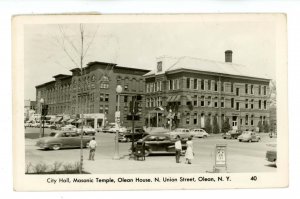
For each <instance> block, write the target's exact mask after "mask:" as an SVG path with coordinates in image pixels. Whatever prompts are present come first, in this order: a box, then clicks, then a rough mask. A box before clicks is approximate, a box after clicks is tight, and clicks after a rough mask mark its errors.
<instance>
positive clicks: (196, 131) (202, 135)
mask: <svg viewBox="0 0 300 199" xmlns="http://www.w3.org/2000/svg"><path fill="white" fill-rule="evenodd" d="M190 134H191V135H192V136H193V137H197V138H207V137H208V136H209V134H208V133H207V132H206V131H205V130H203V129H193V130H191V132H190Z"/></svg>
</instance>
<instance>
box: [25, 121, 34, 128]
mask: <svg viewBox="0 0 300 199" xmlns="http://www.w3.org/2000/svg"><path fill="white" fill-rule="evenodd" d="M31 124H32V123H31V122H25V124H24V126H25V127H31Z"/></svg>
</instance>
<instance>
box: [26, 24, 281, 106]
mask: <svg viewBox="0 0 300 199" xmlns="http://www.w3.org/2000/svg"><path fill="white" fill-rule="evenodd" d="M61 28H62V29H61V30H63V32H64V33H65V35H67V38H68V39H69V40H70V41H72V42H73V43H74V45H75V46H76V48H79V41H80V39H79V25H78V24H75V25H70V24H64V25H61ZM84 29H85V31H86V42H87V43H89V41H90V40H91V39H92V38H93V35H94V34H95V33H96V34H95V38H94V41H93V42H92V44H91V45H90V48H89V50H88V52H87V55H86V59H85V64H86V63H88V62H91V61H106V62H113V63H117V64H118V65H121V66H126V67H138V68H145V69H153V68H155V66H156V58H157V57H159V56H162V55H169V56H177V57H181V56H191V57H197V58H203V59H210V60H215V61H222V62H223V61H224V51H225V50H229V49H230V50H232V51H233V62H234V63H237V64H242V65H247V66H249V67H253V68H254V69H255V70H258V71H260V72H261V73H263V74H266V75H268V76H269V77H270V78H271V79H275V59H274V57H275V53H276V40H275V37H276V35H275V29H276V26H275V24H274V23H272V22H264V21H261V22H250V21H247V22H222V23H218V22H216V21H210V22H207V21H206V22H203V23H190V22H189V23H187V22H181V23H147V24H142V23H126V24H125V23H114V24H109V23H105V24H97V25H95V24H86V25H85V27H84ZM61 35H62V34H61V31H60V28H59V26H58V25H55V24H54V25H53V24H52V25H25V28H24V46H25V47H24V53H25V54H24V57H25V60H24V63H25V65H24V66H25V85H24V86H25V99H31V100H35V86H36V85H39V84H42V83H45V82H48V81H51V80H53V78H52V76H54V75H56V74H60V73H62V74H71V72H70V71H69V70H70V69H72V68H74V67H76V65H75V64H74V63H73V62H72V61H71V60H70V59H69V58H68V56H67V55H66V54H65V53H64V51H63V49H62V48H61V46H60V45H59V44H58V42H57V41H61ZM65 42H66V44H67V43H68V42H67V41H65ZM71 48H72V47H70V46H67V50H71ZM70 54H71V56H72V57H75V58H77V60H75V61H76V62H77V63H78V61H79V59H78V56H76V55H75V54H76V53H74V52H70ZM75 58H74V59H75Z"/></svg>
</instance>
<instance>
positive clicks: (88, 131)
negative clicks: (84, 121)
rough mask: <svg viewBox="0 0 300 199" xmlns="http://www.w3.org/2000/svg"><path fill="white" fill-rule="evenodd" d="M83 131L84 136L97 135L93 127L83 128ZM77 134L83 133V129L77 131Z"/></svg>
mask: <svg viewBox="0 0 300 199" xmlns="http://www.w3.org/2000/svg"><path fill="white" fill-rule="evenodd" d="M82 131H83V135H91V136H94V135H95V134H96V130H95V129H93V128H92V127H91V126H83V128H82ZM77 132H79V133H80V132H81V127H79V128H78V129H77Z"/></svg>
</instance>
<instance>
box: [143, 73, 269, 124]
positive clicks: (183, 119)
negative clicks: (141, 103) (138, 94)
mask: <svg viewBox="0 0 300 199" xmlns="http://www.w3.org/2000/svg"><path fill="white" fill-rule="evenodd" d="M174 80H175V83H173V81H174ZM188 80H189V83H187V82H188ZM158 81H163V83H162V85H163V86H162V90H161V91H157V89H156V90H154V89H152V91H150V90H151V89H149V87H153V86H151V84H155V83H156V84H157V82H158ZM177 81H178V83H177ZM194 81H196V82H197V83H196V84H195V86H196V87H195V88H194ZM170 83H171V84H172V86H171V90H170ZM201 84H204V90H203V89H202V87H201ZM209 84H210V88H211V89H210V90H209V89H208V88H209ZM215 84H216V87H215ZM174 85H176V86H174ZM222 87H223V88H222ZM246 87H247V89H248V93H246ZM259 87H260V93H259ZM215 88H216V90H215ZM264 89H266V92H265V93H264ZM237 90H238V91H237ZM251 90H252V92H251ZM268 94H269V82H268V81H266V80H260V79H253V78H252V79H251V78H247V79H246V78H243V77H220V76H218V75H214V74H202V73H200V72H193V73H190V72H187V71H179V72H176V73H173V74H168V75H163V76H161V75H160V76H159V77H149V78H146V114H145V115H147V113H148V112H149V111H152V110H153V109H154V108H155V107H157V106H159V105H160V106H162V107H163V108H164V110H165V113H164V114H163V116H161V117H162V119H160V121H161V124H160V125H166V124H167V121H168V119H166V116H167V115H168V112H167V111H168V110H169V109H170V106H168V105H170V104H172V103H171V102H167V99H168V97H169V96H175V95H179V96H180V100H178V102H176V103H179V106H178V110H175V112H176V113H180V120H178V126H179V127H187V128H199V127H201V128H203V127H204V126H203V125H201V122H200V121H201V115H204V118H205V120H206V119H207V118H208V117H210V118H211V123H212V122H213V116H215V115H217V119H218V123H219V126H220V127H221V125H222V120H223V119H224V118H225V117H228V118H229V120H230V124H231V125H233V119H234V117H236V120H237V123H236V125H237V126H238V128H240V129H241V130H246V129H249V130H252V129H253V130H255V128H256V127H257V125H258V122H259V121H269V111H268V109H269V101H268ZM160 96H161V97H162V102H160V101H159V104H158V103H155V105H153V104H150V103H149V100H150V99H151V101H155V99H157V98H158V97H160ZM187 96H190V98H191V99H192V101H190V100H189V98H188V97H187ZM203 98H204V99H205V100H204V106H202V104H201V101H202V99H203ZM209 99H210V100H209ZM223 99H224V100H223ZM232 99H234V104H233V107H232V105H231V100H232ZM246 100H248V103H246ZM252 100H253V101H252ZM156 101H157V100H156ZM189 101H190V102H189ZM208 101H211V102H210V105H209V104H208ZM222 101H223V104H224V107H221V102H222ZM259 101H260V103H261V105H260V108H259ZM215 102H216V107H215ZM173 103H174V102H173ZM189 103H190V104H192V106H189V105H188V104H189ZM237 103H238V104H237ZM264 103H266V106H264ZM246 104H248V107H247V106H246ZM251 104H253V108H252V105H251ZM238 106H239V109H237V107H238ZM172 112H174V110H172ZM163 117H165V118H163ZM246 118H248V124H246ZM251 120H253V122H251ZM202 123H203V122H202ZM204 124H205V122H204Z"/></svg>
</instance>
